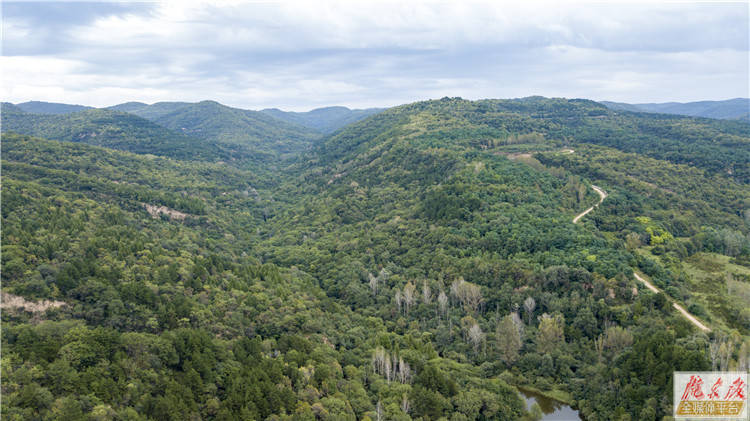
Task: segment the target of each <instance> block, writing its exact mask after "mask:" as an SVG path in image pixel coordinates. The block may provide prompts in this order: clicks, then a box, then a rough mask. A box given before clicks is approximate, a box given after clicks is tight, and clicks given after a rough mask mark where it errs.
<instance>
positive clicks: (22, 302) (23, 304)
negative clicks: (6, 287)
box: [0, 292, 66, 313]
mask: <svg viewBox="0 0 750 421" xmlns="http://www.w3.org/2000/svg"><path fill="white" fill-rule="evenodd" d="M0 297H2V300H1V301H0V308H3V309H14V310H15V309H20V310H24V311H30V312H32V313H43V312H45V311H47V309H50V308H57V307H62V306H64V305H66V304H65V303H64V302H62V301H54V300H42V301H38V302H35V301H27V300H26V299H25V298H23V297H21V296H18V295H13V294H8V293H5V292H3V293H2V294H0Z"/></svg>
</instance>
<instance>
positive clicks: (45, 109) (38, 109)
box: [16, 101, 92, 114]
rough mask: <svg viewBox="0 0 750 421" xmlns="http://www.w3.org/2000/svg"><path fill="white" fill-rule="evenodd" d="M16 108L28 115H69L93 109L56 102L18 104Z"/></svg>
mask: <svg viewBox="0 0 750 421" xmlns="http://www.w3.org/2000/svg"><path fill="white" fill-rule="evenodd" d="M16 106H17V107H18V108H20V109H22V110H23V111H26V112H27V113H34V114H69V113H75V112H78V111H83V110H87V109H91V108H92V107H87V106H85V105H71V104H60V103H56V102H44V101H28V102H22V103H20V104H16Z"/></svg>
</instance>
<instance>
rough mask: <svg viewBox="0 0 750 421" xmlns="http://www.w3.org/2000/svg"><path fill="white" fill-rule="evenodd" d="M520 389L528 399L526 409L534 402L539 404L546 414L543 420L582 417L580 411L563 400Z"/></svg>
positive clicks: (570, 419)
mask: <svg viewBox="0 0 750 421" xmlns="http://www.w3.org/2000/svg"><path fill="white" fill-rule="evenodd" d="M518 391H519V392H521V396H523V398H524V399H525V400H526V409H530V408H531V405H533V404H534V402H536V403H538V404H539V407H540V408H542V412H543V413H544V416H543V417H542V420H543V421H548V420H565V421H577V420H580V419H581V417H580V416H579V415H578V411H576V410H575V409H573V408H571V407H570V406H568V405H567V404H565V403H563V402H560V401H558V400H555V399H552V398H548V397H546V396H543V395H540V394H538V393H536V392H533V391H531V390H526V389H521V388H519V389H518Z"/></svg>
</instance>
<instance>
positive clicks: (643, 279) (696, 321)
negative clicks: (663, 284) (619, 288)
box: [633, 272, 711, 332]
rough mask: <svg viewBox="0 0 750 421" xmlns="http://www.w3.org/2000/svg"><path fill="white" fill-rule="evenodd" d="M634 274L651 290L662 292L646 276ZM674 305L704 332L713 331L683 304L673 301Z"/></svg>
mask: <svg viewBox="0 0 750 421" xmlns="http://www.w3.org/2000/svg"><path fill="white" fill-rule="evenodd" d="M633 276H635V279H637V280H639V281H641V282H643V284H644V285H646V288H648V289H650V290H651V291H653V292H655V293H657V294H658V293H660V292H661V291H660V290H659V288H657V287H655V286H654V284H652V283H651V282H649V281H647V280H646V278H644V277H642V276H641V275H639V274H638V273H637V272H633ZM665 296H666V294H665ZM667 299H668V300H669V301H672V299H671V298H669V296H667ZM672 307H674V308H675V309H676V310H677V311H679V312H680V313H681V314H682V316H683V317H685V318H686V319H688V320H689V321H690V322H691V323H692V324H694V325H695V326H696V327H697V328H698V329H700V330H702V331H704V332H710V331H711V329H709V328H708V327H707V326H706V325H704V324H703V323H701V322H700V321H699V320H698V319H696V318H695V316H693V315H692V314H690V313H688V312H687V310H685V308H683V307H682V306H681V305H679V304H677V303H676V302H674V301H672Z"/></svg>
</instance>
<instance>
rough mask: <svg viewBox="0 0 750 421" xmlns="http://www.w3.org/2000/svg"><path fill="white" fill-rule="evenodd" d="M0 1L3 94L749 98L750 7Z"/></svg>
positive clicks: (16, 98)
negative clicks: (0, 4) (749, 45)
mask: <svg viewBox="0 0 750 421" xmlns="http://www.w3.org/2000/svg"><path fill="white" fill-rule="evenodd" d="M517 3H520V2H501V1H460V2H459V1H455V2H451V1H416V2H413V1H403V0H400V1H378V2H365V1H351V0H350V1H340V2H339V1H307V2H302V1H297V2H295V1H278V2H236V1H224V2H192V1H180V2H159V3H154V2H128V3H125V2H106V3H91V2H3V3H2V13H3V18H2V19H3V29H2V35H3V40H2V57H0V60H1V61H2V63H0V64H2V86H0V88H1V92H0V97H1V99H2V100H3V101H10V102H23V101H27V100H43V101H54V102H66V103H78V104H85V105H93V106H106V105H113V104H116V103H121V102H125V101H143V102H148V103H152V102H156V101H199V100H203V99H214V100H217V101H219V102H222V103H225V104H228V105H232V106H237V107H242V108H250V109H260V108H265V107H278V108H282V109H287V110H308V109H311V108H315V107H319V106H326V105H346V106H350V107H358V108H362V107H372V106H391V105H397V104H402V103H407V102H412V101H418V100H423V99H428V98H440V97H443V96H461V97H464V98H468V99H480V98H512V97H523V96H530V95H544V96H549V97H553V96H554V97H568V98H590V99H595V100H614V101H623V102H666V101H681V102H685V101H695V100H703V99H728V98H734V97H747V96H750V95H749V94H748V89H749V88H748V83H749V82H748V79H749V78H750V77H749V73H748V59H749V57H748V33H749V32H750V31H749V28H748V14H749V12H748V7H749V6H748V5H749V4H750V3H748V2H746V1H742V2H700V3H690V2H644V1H629V2H607V1H598V2H565V3H563V2H541V1H529V2H524V3H523V4H521V5H519V4H517Z"/></svg>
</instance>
